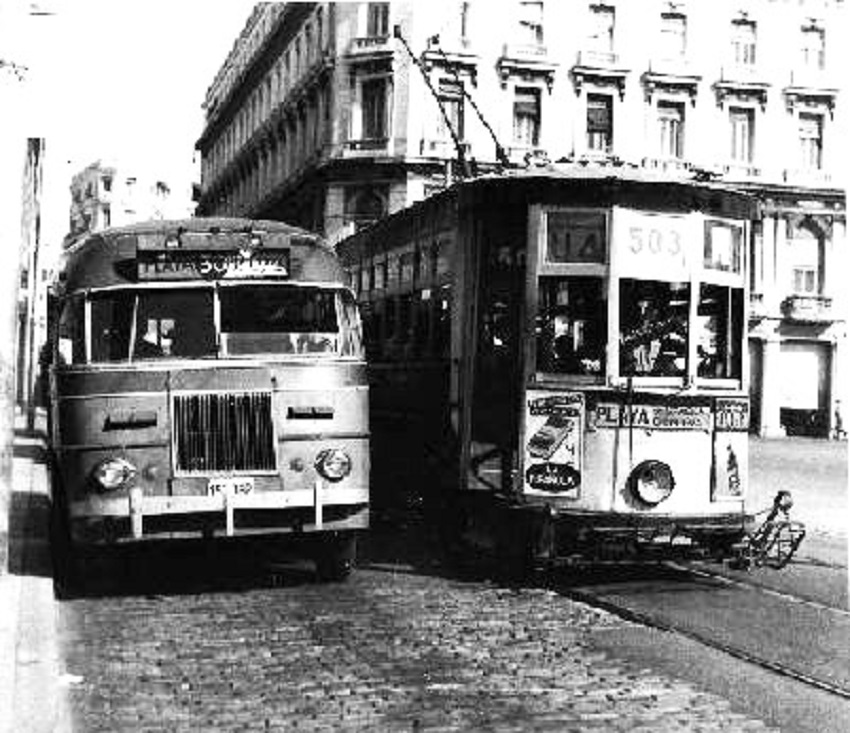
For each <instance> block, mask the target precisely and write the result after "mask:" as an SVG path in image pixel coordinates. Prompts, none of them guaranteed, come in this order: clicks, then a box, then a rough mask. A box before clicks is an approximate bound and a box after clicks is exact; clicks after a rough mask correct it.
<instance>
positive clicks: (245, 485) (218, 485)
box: [207, 476, 254, 496]
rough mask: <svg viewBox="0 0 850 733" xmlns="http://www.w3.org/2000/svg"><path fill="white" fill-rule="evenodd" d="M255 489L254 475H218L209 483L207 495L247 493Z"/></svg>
mask: <svg viewBox="0 0 850 733" xmlns="http://www.w3.org/2000/svg"><path fill="white" fill-rule="evenodd" d="M253 490H254V477H253V476H218V477H215V478H211V479H210V480H209V483H208V484H207V496H222V495H226V494H230V495H231V496H234V495H240V494H241V495H245V494H250V493H251V492H252V491H253Z"/></svg>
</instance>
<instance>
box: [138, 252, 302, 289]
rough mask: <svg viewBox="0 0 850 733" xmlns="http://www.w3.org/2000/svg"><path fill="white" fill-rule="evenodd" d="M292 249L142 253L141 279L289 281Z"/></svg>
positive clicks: (139, 268) (139, 261)
mask: <svg viewBox="0 0 850 733" xmlns="http://www.w3.org/2000/svg"><path fill="white" fill-rule="evenodd" d="M289 274H290V254H289V249H288V248H287V249H267V248H263V249H239V250H232V251H226V252H221V251H202V250H189V251H180V250H173V251H172V250H165V251H158V252H139V259H138V278H139V280H145V281H149V280H186V279H204V280H234V279H252V278H254V279H256V278H267V277H273V278H287V277H289Z"/></svg>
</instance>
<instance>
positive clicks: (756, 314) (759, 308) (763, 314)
mask: <svg viewBox="0 0 850 733" xmlns="http://www.w3.org/2000/svg"><path fill="white" fill-rule="evenodd" d="M749 315H750V318H751V319H752V320H762V319H764V318H767V317H768V316H769V315H770V309H769V308H768V306H767V303H766V302H765V298H764V293H750V311H749Z"/></svg>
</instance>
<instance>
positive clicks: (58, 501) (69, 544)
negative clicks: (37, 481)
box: [50, 479, 80, 600]
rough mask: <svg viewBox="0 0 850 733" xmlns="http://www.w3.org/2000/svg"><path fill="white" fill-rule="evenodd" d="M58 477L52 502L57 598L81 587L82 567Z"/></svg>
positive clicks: (51, 546) (52, 558)
mask: <svg viewBox="0 0 850 733" xmlns="http://www.w3.org/2000/svg"><path fill="white" fill-rule="evenodd" d="M57 489H58V487H57V482H56V479H54V481H53V492H52V494H53V496H52V499H51V502H50V560H51V564H52V566H53V592H54V594H55V595H56V597H57V598H59V599H60V600H61V599H65V598H70V597H72V596H73V595H74V593H75V592H76V591H77V590H78V589H79V584H80V568H79V559H78V557H77V552H76V549H75V547H74V543H73V541H72V540H71V532H70V529H69V527H68V518H67V514H66V512H65V502H64V500H63V494H62V491H61V489H58V490H57Z"/></svg>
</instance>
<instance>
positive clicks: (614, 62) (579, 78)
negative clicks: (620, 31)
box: [570, 49, 629, 99]
mask: <svg viewBox="0 0 850 733" xmlns="http://www.w3.org/2000/svg"><path fill="white" fill-rule="evenodd" d="M570 73H571V74H572V77H573V83H574V84H575V87H576V94H581V90H582V87H583V86H584V84H585V83H588V82H590V83H592V84H597V85H604V86H616V87H617V89H618V91H619V94H620V99H622V98H623V96H624V95H625V92H626V76H628V74H629V69H628V68H627V67H626V66H625V65H624V64H623V63H622V62H621V61H620V57H619V55H618V54H617V53H615V52H614V51H600V50H596V49H583V50H581V51H579V53H578V56H577V57H576V63H575V64H574V65H573V68H572V69H571V70H570Z"/></svg>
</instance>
